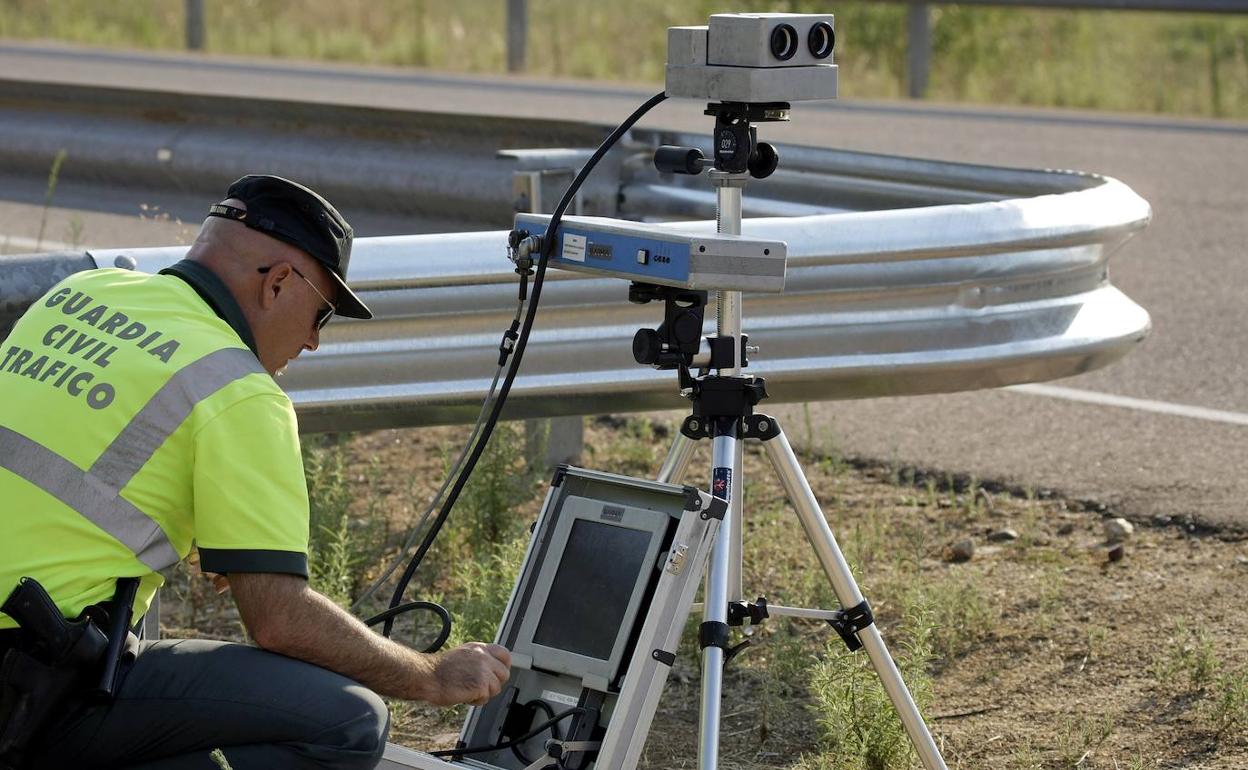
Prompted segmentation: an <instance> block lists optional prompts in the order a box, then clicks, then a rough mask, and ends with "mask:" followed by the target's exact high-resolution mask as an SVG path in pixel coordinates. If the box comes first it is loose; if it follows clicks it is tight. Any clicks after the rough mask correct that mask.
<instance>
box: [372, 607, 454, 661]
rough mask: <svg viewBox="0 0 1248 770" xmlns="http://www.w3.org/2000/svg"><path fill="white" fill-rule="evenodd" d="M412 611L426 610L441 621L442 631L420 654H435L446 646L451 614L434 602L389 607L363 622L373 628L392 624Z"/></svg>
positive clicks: (449, 633)
mask: <svg viewBox="0 0 1248 770" xmlns="http://www.w3.org/2000/svg"><path fill="white" fill-rule="evenodd" d="M413 610H427V611H429V612H432V613H433V614H435V615H437V616H438V617H439V618H441V619H442V630H441V631H439V632H438V636H437V638H436V639H434V640H433V642H431V643H430V644H429V645H428V646H427V647H425V649H423V650H421V652H437V651H438V650H440V649H442V645H444V644H446V640H447V639H449V638H450V636H451V613H449V612H447V611H446V608H445V607H443V606H442V605H441V604H436V603H434V602H408V603H407V604H400V605H399V606H398V607H391V608H390V609H388V610H385V611H383V612H379V613H377V614H376V615H374V616H372V617H371V618H369V619H368V620H366V621H364V625H366V626H375V625H377V624H378V623H381V622H382V621H389V622H393V621H394V618H395V617H396V616H398V615H402V614H403V613H405V612H411V611H413ZM386 636H389V634H386Z"/></svg>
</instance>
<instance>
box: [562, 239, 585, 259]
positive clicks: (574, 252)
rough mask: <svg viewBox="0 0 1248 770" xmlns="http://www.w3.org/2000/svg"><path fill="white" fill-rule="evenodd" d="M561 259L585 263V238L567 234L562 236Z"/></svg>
mask: <svg viewBox="0 0 1248 770" xmlns="http://www.w3.org/2000/svg"><path fill="white" fill-rule="evenodd" d="M563 258H564V259H571V260H573V261H575V262H584V261H585V236H583V235H573V234H572V233H567V234H566V235H564V236H563Z"/></svg>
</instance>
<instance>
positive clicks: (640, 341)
mask: <svg viewBox="0 0 1248 770" xmlns="http://www.w3.org/2000/svg"><path fill="white" fill-rule="evenodd" d="M662 352H663V340H662V338H660V337H659V333H658V332H657V331H655V330H654V329H638V330H637V333H636V334H634V335H633V360H634V361H636V362H637V363H639V364H643V365H645V366H654V365H655V364H657V363H658V362H659V355H660V354H661V353H662Z"/></svg>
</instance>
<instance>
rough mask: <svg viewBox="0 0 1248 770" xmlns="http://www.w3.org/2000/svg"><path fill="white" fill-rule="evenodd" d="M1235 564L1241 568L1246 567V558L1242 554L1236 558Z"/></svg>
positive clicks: (1247, 560) (1247, 559) (1247, 558)
mask: <svg viewBox="0 0 1248 770" xmlns="http://www.w3.org/2000/svg"><path fill="white" fill-rule="evenodd" d="M1235 563H1236V564H1238V565H1239V566H1241V567H1248V556H1244V555H1243V554H1240V555H1239V556H1236V557H1235Z"/></svg>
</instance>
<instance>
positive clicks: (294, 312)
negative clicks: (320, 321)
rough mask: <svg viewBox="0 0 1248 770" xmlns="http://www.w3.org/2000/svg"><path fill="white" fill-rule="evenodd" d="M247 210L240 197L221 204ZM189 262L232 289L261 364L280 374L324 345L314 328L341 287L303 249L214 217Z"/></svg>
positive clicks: (202, 230)
mask: <svg viewBox="0 0 1248 770" xmlns="http://www.w3.org/2000/svg"><path fill="white" fill-rule="evenodd" d="M223 203H225V204H226V205H228V206H233V207H235V208H239V209H243V210H246V208H247V207H246V204H245V203H243V202H242V201H241V200H238V199H237V198H231V199H228V200H226V201H223ZM186 258H187V259H189V260H192V261H195V262H199V263H200V264H202V265H204V266H205V267H207V268H209V269H210V270H212V272H213V273H214V274H216V276H217V277H218V278H220V279H221V281H222V282H223V283H224V284H225V285H226V287H227V288H229V290H230V293H231V294H232V295H233V296H234V299H235V301H236V302H238V305H239V308H240V309H241V310H242V311H243V315H244V316H245V317H246V318H247V322H248V324H249V325H250V326H251V332H252V335H253V336H254V337H255V340H256V346H257V349H258V350H257V353H258V355H259V358H260V361H261V364H263V365H264V367H265V369H267V370H268V371H269V373H270V374H276V373H278V372H279V371H280V370H281V369H283V368H284V367H285V366H286V364H287V363H288V362H289V361H290V360H291V359H293V358H295V357H296V356H298V355H299V353H300V352H301V351H302V350H305V349H311V350H315V349H316V347H317V345H318V344H319V342H320V335H319V330H318V329H316V327H315V318H316V316H317V314H318V313H319V312H320V311H321V310H323V309H324V308H325V302H326V301H327V300H328V301H329V302H331V303H332V302H333V301H334V299H335V294H336V293H337V285H336V284H335V283H334V282H333V280H332V279H331V278H330V276H329V274H328V271H327V270H326V269H325V267H324V266H322V265H321V264H320V263H319V262H317V261H316V260H315V259H313V258H312V257H311V256H310V255H308V254H306V253H305V252H304V251H303V250H302V249H300V248H298V247H296V246H292V245H291V244H289V243H286V242H285V241H281V240H278V239H277V238H273V237H271V236H269V235H266V234H265V233H262V232H260V231H258V230H253V229H251V228H250V227H247V226H246V225H244V224H243V223H242V222H239V221H237V220H233V219H229V218H226V217H219V216H210V217H208V218H207V219H205V220H204V223H203V225H202V226H201V227H200V230H199V235H198V236H197V237H196V238H195V242H194V243H192V244H191V248H190V250H189V251H187V254H186Z"/></svg>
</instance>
